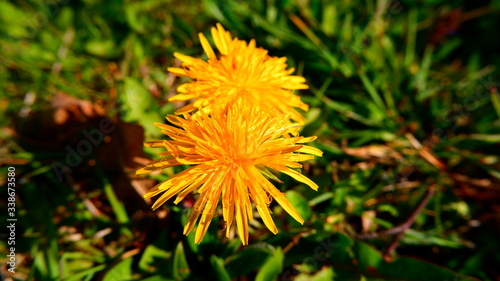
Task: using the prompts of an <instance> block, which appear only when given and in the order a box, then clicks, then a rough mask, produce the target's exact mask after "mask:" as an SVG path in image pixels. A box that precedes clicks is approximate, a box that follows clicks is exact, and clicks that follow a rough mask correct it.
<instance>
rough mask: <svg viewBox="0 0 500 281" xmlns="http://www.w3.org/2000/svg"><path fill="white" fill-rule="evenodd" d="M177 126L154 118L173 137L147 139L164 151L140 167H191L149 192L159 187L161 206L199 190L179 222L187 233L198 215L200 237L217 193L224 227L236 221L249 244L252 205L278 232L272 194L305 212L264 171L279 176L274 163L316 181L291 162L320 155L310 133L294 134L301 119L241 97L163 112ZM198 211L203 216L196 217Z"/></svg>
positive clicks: (214, 209) (153, 193)
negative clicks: (211, 107) (183, 113)
mask: <svg viewBox="0 0 500 281" xmlns="http://www.w3.org/2000/svg"><path fill="white" fill-rule="evenodd" d="M167 119H168V121H169V122H170V123H172V124H173V125H174V126H170V125H164V124H156V125H157V126H158V127H160V128H161V129H163V133H164V134H166V135H167V136H169V137H170V138H171V140H158V141H151V142H148V143H146V145H147V146H149V147H158V148H165V149H166V151H165V152H162V153H160V155H161V156H163V157H164V158H161V159H158V160H155V161H153V162H151V163H150V164H148V165H147V166H146V167H144V168H143V169H141V170H139V171H138V172H137V173H138V174H142V173H149V172H152V171H156V170H161V169H165V168H168V167H171V166H175V165H181V164H185V165H192V167H190V168H188V169H186V170H185V171H183V172H181V173H179V174H177V175H175V176H173V177H172V178H170V179H168V180H167V181H165V182H162V183H160V184H158V185H157V186H155V187H154V188H152V189H151V190H150V191H149V192H148V193H147V194H146V195H145V197H146V198H149V197H153V196H156V195H159V194H161V196H160V197H159V199H158V200H157V201H156V202H155V203H154V205H153V209H156V208H158V207H159V206H160V205H162V204H163V203H165V202H166V201H167V200H169V199H170V198H172V197H174V196H175V195H177V197H176V199H175V201H174V203H176V204H177V203H179V202H180V201H181V200H182V199H184V198H185V196H186V195H187V194H189V193H191V192H194V191H196V193H199V197H198V199H197V201H196V203H195V205H194V206H193V208H192V210H191V213H190V215H189V218H188V222H187V224H186V226H185V228H184V234H186V235H187V234H188V233H189V232H191V230H192V229H193V228H194V226H195V224H196V222H197V221H198V220H199V223H198V228H197V230H196V235H195V241H196V242H197V243H199V242H200V241H201V240H202V238H203V237H204V235H205V233H206V232H207V229H208V226H209V224H210V222H211V220H212V218H213V216H214V215H215V213H216V212H217V206H218V205H219V202H220V201H221V199H222V204H221V206H222V215H223V219H224V221H225V222H226V226H227V228H226V229H227V230H226V231H227V232H226V235H229V230H230V228H231V226H232V225H236V228H237V230H238V234H239V237H240V239H241V241H242V242H243V244H245V245H246V244H248V221H250V220H252V219H253V213H254V206H255V209H256V210H257V212H258V214H259V216H260V217H261V218H262V220H263V221H264V224H265V225H266V226H267V228H268V229H269V230H270V231H271V232H273V233H277V232H278V229H277V228H276V225H275V224H274V222H273V219H272V218H271V214H270V209H269V205H270V203H271V200H270V197H271V198H274V200H275V201H276V202H277V203H278V204H280V206H281V207H282V208H283V209H284V210H285V211H286V212H288V213H289V214H290V215H291V216H292V217H293V218H294V219H295V220H297V221H298V222H300V223H303V219H302V217H301V216H300V214H299V213H298V212H297V211H296V210H295V208H294V207H293V206H292V205H291V204H290V202H289V201H288V200H287V199H286V198H285V196H284V194H283V193H282V192H281V191H279V189H277V188H276V187H275V186H274V185H273V184H272V183H271V182H270V181H269V179H276V180H277V178H276V177H275V176H274V175H273V174H272V173H271V172H270V171H269V169H271V170H275V171H279V172H281V173H284V174H286V175H289V176H291V177H293V178H294V179H296V180H298V181H300V182H303V183H305V184H307V185H309V186H310V187H311V188H313V189H315V190H316V189H317V185H316V184H315V183H314V182H312V181H311V180H310V179H308V178H307V177H305V176H304V175H302V174H301V173H300V172H298V171H297V170H296V169H299V168H301V167H302V165H301V164H299V163H298V162H301V161H305V160H309V159H312V158H314V155H316V156H321V155H322V152H321V151H320V150H318V149H316V148H314V147H311V146H307V145H304V143H307V142H310V141H312V140H314V139H315V137H301V136H298V130H299V128H298V126H294V125H290V122H289V121H288V120H285V119H283V118H276V117H275V116H272V115H270V114H268V113H266V112H262V111H261V110H259V109H255V108H251V107H248V106H243V105H241V104H240V103H239V104H235V105H234V106H232V107H228V108H225V109H222V110H216V111H213V112H212V113H211V114H210V116H209V115H207V114H206V113H205V112H203V111H200V112H199V113H198V115H197V117H196V118H190V117H187V118H186V119H185V118H181V117H178V116H172V115H171V116H168V117H167ZM200 216H201V219H200Z"/></svg>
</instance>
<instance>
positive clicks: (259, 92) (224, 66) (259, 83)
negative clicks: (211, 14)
mask: <svg viewBox="0 0 500 281" xmlns="http://www.w3.org/2000/svg"><path fill="white" fill-rule="evenodd" d="M199 36H200V41H201V44H202V46H203V49H204V50H205V54H206V55H207V57H208V61H204V60H201V59H197V58H193V57H188V56H185V55H182V54H179V53H175V56H176V57H177V58H178V59H180V60H181V61H182V68H175V67H171V68H169V71H170V72H172V73H174V74H176V75H179V76H187V77H190V78H192V79H193V80H192V81H190V82H188V83H186V84H183V85H181V86H180V87H179V88H178V89H177V91H178V92H179V94H178V95H176V96H174V97H172V98H170V99H169V101H171V102H177V101H187V100H190V99H194V102H193V103H190V104H188V105H187V106H185V107H184V108H182V109H180V110H179V111H178V113H184V112H191V111H194V110H196V109H200V108H203V109H206V111H210V110H211V108H212V107H213V106H214V104H216V105H230V104H231V103H233V102H234V101H235V100H237V99H244V100H245V102H246V103H247V104H253V106H256V107H261V108H263V109H270V110H272V111H273V112H274V114H282V115H283V116H289V117H290V118H291V119H293V120H295V121H298V122H301V123H303V122H304V118H303V117H302V115H301V114H300V113H299V112H298V111H297V110H296V109H295V108H300V109H302V110H307V109H308V106H307V105H306V104H305V103H303V102H302V101H301V100H300V97H298V96H296V95H294V94H293V92H292V90H297V89H307V88H308V87H307V85H306V84H305V79H304V78H303V77H301V76H294V75H290V74H291V73H293V72H294V69H293V68H291V69H287V64H286V58H284V57H283V58H277V57H272V56H269V55H268V52H267V51H266V50H264V49H262V48H258V47H256V44H255V41H254V40H251V41H250V42H249V43H247V42H245V41H242V40H238V39H237V38H232V37H231V34H230V33H229V32H228V31H226V30H224V28H223V27H222V26H221V25H220V24H218V25H217V28H212V38H213V40H214V43H215V46H216V47H217V50H218V52H219V53H218V54H216V51H214V49H212V46H211V45H210V43H209V42H208V40H207V39H206V37H205V36H204V35H203V34H201V33H200V35H199Z"/></svg>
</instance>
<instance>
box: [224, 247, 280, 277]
mask: <svg viewBox="0 0 500 281" xmlns="http://www.w3.org/2000/svg"><path fill="white" fill-rule="evenodd" d="M264 245H267V244H264ZM272 252H273V250H272V249H271V247H270V246H269V247H263V246H262V245H261V244H258V245H252V246H248V247H246V248H245V249H243V250H241V251H239V252H238V253H236V254H235V255H232V256H230V257H229V258H228V259H227V264H226V270H227V272H228V273H229V276H231V278H234V277H237V276H245V275H247V274H250V272H252V271H253V270H254V269H255V268H258V267H261V266H262V265H263V264H264V262H265V261H266V259H267V258H268V257H269V256H270V255H271V254H272Z"/></svg>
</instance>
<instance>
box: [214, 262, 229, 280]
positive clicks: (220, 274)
mask: <svg viewBox="0 0 500 281" xmlns="http://www.w3.org/2000/svg"><path fill="white" fill-rule="evenodd" d="M210 263H211V264H212V268H213V269H214V271H215V275H216V276H217V280H219V281H231V277H229V273H227V271H226V269H225V268H224V260H223V259H221V258H218V257H216V256H211V257H210Z"/></svg>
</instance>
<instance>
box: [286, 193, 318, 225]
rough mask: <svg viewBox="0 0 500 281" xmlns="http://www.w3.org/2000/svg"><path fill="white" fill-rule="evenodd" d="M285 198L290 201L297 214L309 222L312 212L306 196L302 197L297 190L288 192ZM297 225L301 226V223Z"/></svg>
mask: <svg viewBox="0 0 500 281" xmlns="http://www.w3.org/2000/svg"><path fill="white" fill-rule="evenodd" d="M285 196H286V199H288V201H290V203H291V204H292V206H293V207H294V208H295V209H296V210H297V212H299V214H300V215H301V216H302V218H303V219H304V221H307V220H309V219H310V218H311V215H312V210H311V207H310V206H309V203H308V202H307V200H306V199H305V198H304V196H302V195H301V194H300V193H298V192H297V191H295V190H289V191H287V192H286V195H285ZM297 224H298V225H300V224H299V223H297Z"/></svg>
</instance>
